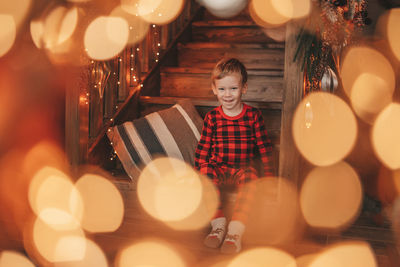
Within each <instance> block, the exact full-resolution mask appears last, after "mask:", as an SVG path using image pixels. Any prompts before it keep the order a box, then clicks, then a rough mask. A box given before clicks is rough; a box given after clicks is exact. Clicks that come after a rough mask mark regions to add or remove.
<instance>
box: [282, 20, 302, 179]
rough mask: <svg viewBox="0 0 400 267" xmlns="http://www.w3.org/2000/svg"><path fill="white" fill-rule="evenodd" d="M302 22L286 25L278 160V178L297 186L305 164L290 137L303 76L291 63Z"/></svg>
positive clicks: (295, 65)
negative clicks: (283, 178)
mask: <svg viewBox="0 0 400 267" xmlns="http://www.w3.org/2000/svg"><path fill="white" fill-rule="evenodd" d="M301 25H302V22H301V23H299V21H292V22H290V23H288V25H287V27H286V28H287V30H286V48H285V76H284V85H283V103H282V131H281V139H280V140H281V150H280V158H279V162H280V164H279V176H281V177H285V178H287V179H289V180H290V181H292V182H293V183H294V184H296V185H297V184H298V183H299V180H300V178H301V176H302V173H300V172H301V168H302V167H301V165H302V164H305V162H304V160H303V159H302V158H301V156H300V154H299V152H298V151H297V149H296V145H295V143H294V140H293V136H292V119H293V114H294V112H295V110H296V107H297V104H298V103H299V102H300V101H301V99H302V92H303V75H302V72H301V70H300V65H299V64H298V62H293V58H294V53H295V51H296V49H297V42H296V35H297V33H298V31H299V29H300V27H301Z"/></svg>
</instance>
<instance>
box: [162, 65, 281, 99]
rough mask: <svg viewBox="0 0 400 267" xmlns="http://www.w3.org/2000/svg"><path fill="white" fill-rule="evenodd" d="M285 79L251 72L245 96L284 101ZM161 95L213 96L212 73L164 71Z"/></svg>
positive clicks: (244, 97) (246, 97) (247, 97)
mask: <svg viewBox="0 0 400 267" xmlns="http://www.w3.org/2000/svg"><path fill="white" fill-rule="evenodd" d="M282 86H283V79H282V77H279V76H266V75H257V74H256V73H254V72H249V76H248V90H247V93H246V94H245V95H244V96H243V99H244V100H247V101H261V102H280V101H282ZM160 95H161V96H175V97H193V98H196V97H213V95H214V94H213V92H212V90H211V81H210V74H207V73H194V74H193V73H190V72H185V73H182V72H174V73H172V72H162V73H161V91H160Z"/></svg>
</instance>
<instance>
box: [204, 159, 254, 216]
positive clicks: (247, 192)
mask: <svg viewBox="0 0 400 267" xmlns="http://www.w3.org/2000/svg"><path fill="white" fill-rule="evenodd" d="M199 171H200V173H202V174H204V175H207V176H208V177H209V178H210V179H211V180H212V182H213V184H214V185H215V186H216V187H217V189H218V194H219V205H218V210H217V213H216V214H215V216H214V219H215V218H218V217H224V213H223V205H222V202H221V192H220V189H221V188H222V187H224V186H229V187H234V188H235V189H237V193H238V194H237V198H236V201H235V205H234V208H233V213H232V220H239V221H241V222H243V223H246V222H247V219H248V213H249V210H250V208H251V206H252V204H253V200H254V196H255V190H256V187H255V185H254V183H250V182H251V181H254V180H257V179H258V175H257V174H258V173H257V170H256V169H255V168H254V167H251V166H246V167H232V166H228V165H223V164H213V163H203V164H202V165H201V166H200V168H199Z"/></svg>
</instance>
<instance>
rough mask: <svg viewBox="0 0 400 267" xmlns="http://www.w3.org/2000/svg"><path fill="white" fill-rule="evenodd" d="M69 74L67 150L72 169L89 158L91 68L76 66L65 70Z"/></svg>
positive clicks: (66, 119)
mask: <svg viewBox="0 0 400 267" xmlns="http://www.w3.org/2000/svg"><path fill="white" fill-rule="evenodd" d="M65 73H66V75H68V76H69V77H68V79H66V80H67V84H66V90H65V91H66V93H65V94H66V98H65V151H66V154H67V159H68V163H69V165H70V167H71V170H72V171H74V170H75V169H76V168H77V167H78V165H79V164H81V163H82V162H85V161H86V159H87V149H88V141H89V140H88V139H89V128H88V125H89V124H88V121H89V120H88V119H89V105H88V104H86V103H88V101H89V100H88V95H87V94H86V93H87V92H88V91H87V90H88V87H89V69H88V68H87V67H75V68H70V69H68V70H67V71H65Z"/></svg>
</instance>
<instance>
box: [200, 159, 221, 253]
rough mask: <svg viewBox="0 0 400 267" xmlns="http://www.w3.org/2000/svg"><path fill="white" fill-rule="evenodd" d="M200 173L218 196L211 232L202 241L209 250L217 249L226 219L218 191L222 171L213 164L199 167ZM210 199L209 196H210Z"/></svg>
mask: <svg viewBox="0 0 400 267" xmlns="http://www.w3.org/2000/svg"><path fill="white" fill-rule="evenodd" d="M200 173H202V174H204V175H207V176H208V177H209V178H210V179H211V180H212V182H213V184H214V185H215V186H216V188H217V193H218V196H219V204H218V210H217V212H216V214H215V215H214V217H213V219H212V220H211V232H210V233H209V234H208V235H207V236H206V238H205V239H204V245H205V246H207V247H210V248H217V247H219V246H220V245H221V243H222V241H223V239H224V236H225V233H226V218H225V215H224V213H223V209H222V203H221V199H220V198H221V193H220V191H219V186H220V180H219V177H221V174H222V170H220V168H218V167H217V166H215V165H213V164H209V163H207V164H203V165H202V166H201V167H200ZM210 198H211V196H210ZM205 201H206V202H208V197H207V196H206V200H205Z"/></svg>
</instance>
